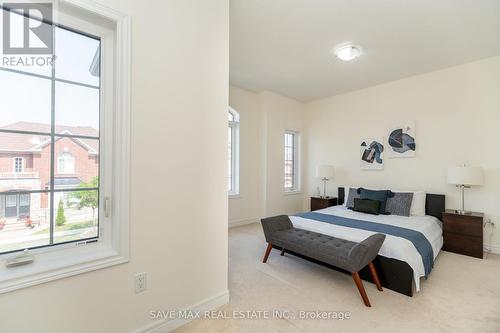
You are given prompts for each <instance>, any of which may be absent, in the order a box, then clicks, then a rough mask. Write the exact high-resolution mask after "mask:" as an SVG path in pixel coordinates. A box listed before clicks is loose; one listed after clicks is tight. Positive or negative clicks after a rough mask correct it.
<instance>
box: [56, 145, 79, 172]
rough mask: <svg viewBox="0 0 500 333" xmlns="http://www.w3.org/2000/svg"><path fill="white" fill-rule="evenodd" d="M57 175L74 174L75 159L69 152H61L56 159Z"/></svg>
mask: <svg viewBox="0 0 500 333" xmlns="http://www.w3.org/2000/svg"><path fill="white" fill-rule="evenodd" d="M57 173H59V174H70V173H71V174H73V173H75V157H74V156H73V154H71V153H70V152H69V151H65V152H62V153H60V154H59V156H58V157H57Z"/></svg>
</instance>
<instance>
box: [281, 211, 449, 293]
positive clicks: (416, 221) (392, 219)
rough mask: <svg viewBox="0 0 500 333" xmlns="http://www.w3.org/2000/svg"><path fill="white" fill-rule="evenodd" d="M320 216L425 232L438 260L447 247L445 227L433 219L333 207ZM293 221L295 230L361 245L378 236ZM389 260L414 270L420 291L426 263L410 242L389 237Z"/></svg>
mask: <svg viewBox="0 0 500 333" xmlns="http://www.w3.org/2000/svg"><path fill="white" fill-rule="evenodd" d="M315 212H316V213H321V214H329V215H336V216H342V217H346V218H351V219H355V220H363V221H369V222H376V223H382V224H389V225H395V226H398V227H402V228H407V229H412V230H416V231H419V232H421V233H422V234H423V235H424V236H425V237H426V238H427V240H428V241H429V243H430V244H431V246H432V250H433V252H434V259H436V256H437V255H438V253H439V251H440V250H441V247H442V246H443V233H442V224H441V221H439V220H438V219H437V218H435V217H433V216H429V215H426V216H411V217H404V216H397V215H370V214H364V213H358V212H355V211H352V210H350V209H347V208H346V207H345V206H333V207H329V208H326V209H322V210H317V211H315ZM290 219H291V221H292V223H293V226H294V227H295V228H299V229H304V230H309V231H314V232H319V233H322V234H325V235H329V236H333V237H338V238H342V239H345V240H350V241H353V242H361V241H362V240H364V239H366V238H367V237H369V236H370V235H373V234H375V232H373V231H367V230H361V229H354V228H348V227H342V226H338V225H335V224H330V223H326V222H320V221H316V220H311V219H305V218H302V217H298V216H290ZM378 254H379V255H381V256H384V257H387V258H394V259H397V260H401V261H404V262H406V263H408V265H410V267H411V268H412V269H413V278H414V280H415V288H416V290H417V291H419V290H420V278H421V277H423V276H425V270H424V264H423V262H422V257H421V256H420V253H418V251H417V249H416V248H415V246H414V245H413V243H412V242H410V241H409V240H407V239H404V238H401V237H397V236H392V235H386V238H385V241H384V244H383V245H382V247H381V248H380V251H379V253H378Z"/></svg>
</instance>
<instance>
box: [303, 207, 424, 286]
mask: <svg viewBox="0 0 500 333" xmlns="http://www.w3.org/2000/svg"><path fill="white" fill-rule="evenodd" d="M295 216H299V217H302V218H305V219H310V220H315V221H320V222H326V223H330V224H335V225H339V226H342V227H348V228H353V229H362V230H367V231H373V232H380V233H383V234H386V235H391V236H396V237H401V238H404V239H406V240H409V241H410V242H412V243H413V245H414V246H415V248H416V249H417V251H418V253H420V256H421V257H422V262H423V264H424V269H425V278H427V277H428V276H429V274H430V272H431V270H432V267H433V266H434V251H433V250H432V246H431V243H429V241H428V240H427V238H426V237H425V236H424V235H423V234H422V233H421V232H419V231H416V230H412V229H406V228H402V227H397V226H394V225H389V224H382V223H376V222H368V221H362V220H355V219H350V218H347V217H341V216H335V215H328V214H321V213H315V212H309V213H301V214H296V215H295Z"/></svg>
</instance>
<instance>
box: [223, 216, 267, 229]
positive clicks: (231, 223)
mask: <svg viewBox="0 0 500 333" xmlns="http://www.w3.org/2000/svg"><path fill="white" fill-rule="evenodd" d="M259 221H260V217H254V218H251V219H243V220H234V221H229V223H228V224H229V228H234V227H239V226H242V225H246V224H252V223H256V222H259Z"/></svg>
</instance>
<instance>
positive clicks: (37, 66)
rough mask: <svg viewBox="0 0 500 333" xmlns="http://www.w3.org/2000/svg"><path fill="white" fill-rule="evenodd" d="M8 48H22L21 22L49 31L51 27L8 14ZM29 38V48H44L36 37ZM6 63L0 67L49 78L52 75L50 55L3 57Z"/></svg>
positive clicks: (11, 13) (12, 13)
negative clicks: (45, 28) (25, 21)
mask: <svg viewBox="0 0 500 333" xmlns="http://www.w3.org/2000/svg"><path fill="white" fill-rule="evenodd" d="M4 11H5V10H4V9H1V10H0V15H3V14H4ZM9 16H10V21H11V22H10V46H11V47H16V48H18V47H23V46H24V42H23V37H24V33H23V20H29V24H30V27H35V26H43V27H47V28H48V29H51V26H50V25H49V24H46V23H41V22H40V21H37V20H33V19H28V18H25V17H24V16H22V15H19V14H16V13H14V12H10V14H9ZM33 36H34V35H31V36H30V47H46V46H45V44H44V43H43V42H42V41H41V40H40V39H38V37H36V36H34V37H33ZM4 59H7V60H6V61H0V67H4V68H9V69H15V70H19V71H24V72H29V73H34V74H39V75H45V76H50V75H51V73H52V65H51V61H52V55H51V54H35V55H28V56H27V57H24V56H23V57H19V56H17V55H7V54H6V55H4Z"/></svg>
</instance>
